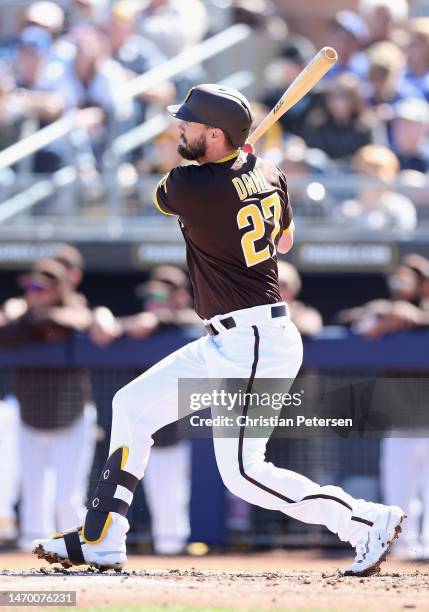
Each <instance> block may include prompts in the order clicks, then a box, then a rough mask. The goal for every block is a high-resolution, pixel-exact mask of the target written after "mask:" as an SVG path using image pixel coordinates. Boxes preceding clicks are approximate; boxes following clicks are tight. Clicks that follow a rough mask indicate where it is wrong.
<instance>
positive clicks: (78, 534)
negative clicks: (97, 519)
mask: <svg viewBox="0 0 429 612" xmlns="http://www.w3.org/2000/svg"><path fill="white" fill-rule="evenodd" d="M68 534H69V535H70V534H73V536H74V538H75V543H74V544H75V546H77V550H76V549H75V550H74V552H71V549H70V543H69V544H67V543H66V541H65V539H64V535H66V534H55V535H54V536H52V537H51V538H50V539H47V540H34V542H33V551H32V552H33V553H34V554H35V555H37V557H38V558H39V559H45V561H47V562H48V563H60V564H61V565H62V566H63V567H64V568H66V569H69V568H70V567H73V566H77V565H89V566H90V567H95V568H97V569H99V570H100V571H105V570H109V569H113V570H116V571H121V570H122V569H123V568H124V566H125V564H126V563H127V555H126V552H125V544H124V545H123V547H121V546H118V547H117V549H116V550H112V546H111V545H110V546H109V545H108V544H107V543H106V544H107V545H106V544H104V542H103V544H98V545H94V544H86V543H85V540H84V539H83V538H82V529H81V528H79V529H77V530H74V531H73V532H68ZM121 548H122V550H121Z"/></svg>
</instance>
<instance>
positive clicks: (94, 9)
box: [67, 0, 111, 27]
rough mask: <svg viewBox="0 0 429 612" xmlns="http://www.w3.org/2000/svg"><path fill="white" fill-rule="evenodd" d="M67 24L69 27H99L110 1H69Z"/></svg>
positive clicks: (104, 18)
mask: <svg viewBox="0 0 429 612" xmlns="http://www.w3.org/2000/svg"><path fill="white" fill-rule="evenodd" d="M70 4H71V6H70V13H69V15H68V20H67V21H68V23H69V25H70V26H71V27H75V26H80V25H82V24H87V25H97V26H101V25H102V24H103V23H104V22H105V20H106V17H107V14H108V10H109V5H110V4H111V2H110V0H71V3H70Z"/></svg>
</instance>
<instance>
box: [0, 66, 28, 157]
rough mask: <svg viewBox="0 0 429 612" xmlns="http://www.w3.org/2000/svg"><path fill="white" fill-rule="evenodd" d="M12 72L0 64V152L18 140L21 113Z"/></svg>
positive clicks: (21, 118)
mask: <svg viewBox="0 0 429 612" xmlns="http://www.w3.org/2000/svg"><path fill="white" fill-rule="evenodd" d="M17 103H18V95H17V91H16V83H15V79H14V77H13V74H12V72H11V71H10V70H9V68H8V67H7V66H6V65H5V64H2V63H0V151H2V150H3V149H6V148H7V147H9V146H10V145H12V144H14V143H15V142H17V140H19V134H20V129H21V123H22V120H23V116H22V113H21V112H20V110H19V107H18V108H17Z"/></svg>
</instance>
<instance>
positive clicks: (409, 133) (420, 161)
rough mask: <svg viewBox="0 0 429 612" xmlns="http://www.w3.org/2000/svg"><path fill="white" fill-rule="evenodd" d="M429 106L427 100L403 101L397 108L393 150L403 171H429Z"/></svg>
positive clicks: (393, 128)
mask: <svg viewBox="0 0 429 612" xmlns="http://www.w3.org/2000/svg"><path fill="white" fill-rule="evenodd" d="M428 127H429V104H428V102H426V100H420V99H409V100H403V101H402V102H400V103H399V104H397V105H396V107H395V117H394V120H393V121H392V128H391V130H392V149H393V150H394V151H395V153H396V155H397V156H398V159H399V162H400V165H401V169H402V170H417V171H418V172H423V173H426V172H427V171H428V169H429V151H428V144H429V129H428Z"/></svg>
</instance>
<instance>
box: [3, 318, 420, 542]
mask: <svg viewBox="0 0 429 612" xmlns="http://www.w3.org/2000/svg"><path fill="white" fill-rule="evenodd" d="M200 333H201V332H200V330H199V329H197V328H184V329H182V330H180V331H165V332H159V333H157V334H155V335H153V336H152V337H150V338H147V339H145V340H141V341H135V340H128V339H122V340H118V341H116V342H115V343H113V344H112V345H111V346H110V347H108V348H104V349H101V348H99V347H96V346H94V345H93V344H92V343H91V342H90V340H89V339H88V338H87V337H86V336H85V335H82V334H77V335H75V336H72V337H70V338H69V339H68V340H67V341H65V342H57V343H51V344H43V345H31V346H22V347H20V348H17V349H13V350H5V349H1V350H0V366H1V373H0V394H1V396H5V395H7V394H8V393H10V392H13V384H14V372H15V371H16V369H17V368H20V369H22V368H25V367H29V368H32V369H33V370H34V368H36V369H37V368H42V369H45V370H46V369H49V370H50V371H51V372H52V375H53V376H55V371H56V370H57V369H59V368H60V369H61V368H66V367H67V368H70V367H83V368H89V369H90V371H91V373H92V382H93V392H94V399H95V402H96V405H97V411H98V422H99V425H100V427H101V428H102V430H103V431H104V438H103V439H101V440H100V441H99V443H98V446H97V452H96V456H95V461H94V465H93V470H92V477H91V480H92V483H90V487H91V486H93V484H94V481H95V479H96V478H97V475H98V472H99V471H100V469H101V467H102V464H103V462H104V460H105V457H106V454H107V451H108V438H109V428H110V419H111V400H112V397H113V395H114V393H115V392H116V391H117V390H118V389H119V388H120V387H121V386H123V385H124V384H126V383H127V382H128V381H129V380H131V379H132V378H134V377H135V376H136V375H137V374H138V373H139V372H142V371H144V370H145V369H147V368H148V367H150V366H151V365H152V364H153V363H155V362H157V361H158V360H160V359H161V358H163V357H164V356H165V355H167V354H169V353H170V352H172V351H174V350H176V349H177V348H179V347H180V346H183V345H184V344H186V343H188V342H189V341H192V340H194V339H195V338H197V337H198V336H199V335H200ZM428 341H429V331H419V332H400V333H397V334H394V335H391V336H388V337H386V338H384V339H382V340H379V341H370V340H366V339H363V338H361V337H359V336H356V335H354V334H352V333H350V332H349V331H347V330H345V329H343V328H326V329H325V330H324V331H323V333H322V334H320V336H318V337H316V338H313V339H308V340H306V341H305V350H304V364H303V372H304V373H307V375H310V376H312V377H313V378H314V377H320V376H323V375H331V376H332V375H335V376H338V377H340V376H353V375H356V374H358V373H359V374H365V375H366V376H369V377H376V376H382V375H389V374H392V373H394V375H395V376H407V375H414V374H417V375H418V376H424V377H425V376H426V375H427V374H428V372H429V353H428V351H427V346H428ZM38 392H39V393H40V390H39V391H38ZM38 405H39V406H40V410H43V397H40V398H38ZM0 407H1V405H0ZM5 435H7V432H5V431H2V432H0V444H1V437H2V436H5ZM191 445H192V481H191V487H192V498H191V525H192V536H191V537H192V540H194V541H204V542H207V543H208V544H210V545H213V546H222V547H225V546H232V547H255V546H256V547H261V546H262V547H275V546H306V545H315V544H319V545H327V546H330V545H335V543H336V539H335V538H333V537H331V534H329V533H328V532H327V531H326V530H325V529H322V528H319V527H311V526H308V525H305V524H301V523H298V522H297V521H290V520H289V519H288V518H287V517H285V516H284V515H282V514H281V513H279V512H271V511H267V510H263V509H260V508H257V507H254V506H249V505H248V504H246V503H245V502H243V501H241V500H239V499H237V498H235V497H233V496H231V495H230V494H228V492H226V490H225V488H224V486H223V484H222V482H221V480H220V477H219V475H218V471H217V468H216V464H215V459H214V453H213V445H212V441H211V437H210V432H209V431H208V432H207V437H198V438H192V437H191ZM379 447H380V436H369V437H359V436H354V437H346V438H342V437H341V436H338V435H332V436H330V437H329V436H328V437H326V436H323V437H320V438H319V437H314V438H311V439H306V438H304V437H303V438H302V439H298V438H295V439H290V440H289V439H287V440H284V439H276V438H273V441H272V443H271V446H270V447H269V450H268V459H269V460H273V461H274V462H275V463H276V464H277V465H279V466H281V467H285V468H286V467H287V468H289V469H292V470H295V471H298V472H301V473H304V474H306V475H308V476H309V477H311V478H313V479H315V480H317V481H318V482H320V483H321V484H328V483H335V484H339V485H342V486H344V487H345V488H347V489H348V490H349V491H350V492H351V493H352V494H354V495H356V496H364V497H365V496H367V497H371V498H372V499H374V500H379V499H380V489H379V480H378V478H379ZM11 460H12V459H11ZM172 469H173V468H172ZM160 478H161V481H162V475H161V476H160ZM131 523H132V530H131V533H130V542H132V543H134V544H136V546H137V547H138V548H139V549H141V550H145V549H147V548H148V546H149V542H150V521H149V516H148V512H147V510H145V502H144V496H143V493H142V489H139V490H138V493H137V495H136V498H135V501H134V503H133V507H132V510H131Z"/></svg>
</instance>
